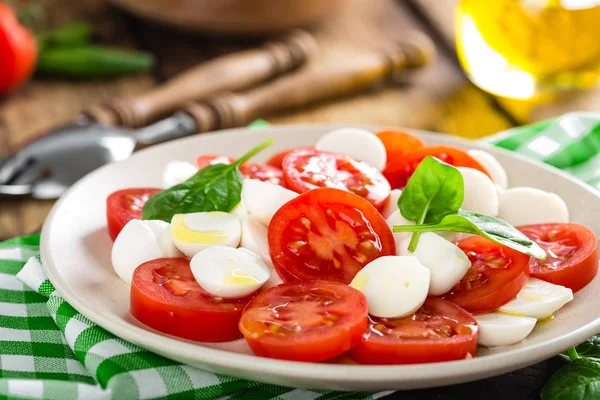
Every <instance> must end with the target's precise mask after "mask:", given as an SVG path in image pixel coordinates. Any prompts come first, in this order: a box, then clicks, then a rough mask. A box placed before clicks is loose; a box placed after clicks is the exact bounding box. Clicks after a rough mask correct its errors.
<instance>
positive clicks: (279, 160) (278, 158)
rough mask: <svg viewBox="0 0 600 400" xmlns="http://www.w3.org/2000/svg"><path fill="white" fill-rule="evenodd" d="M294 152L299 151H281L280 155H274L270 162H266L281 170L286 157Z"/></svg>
mask: <svg viewBox="0 0 600 400" xmlns="http://www.w3.org/2000/svg"><path fill="white" fill-rule="evenodd" d="M306 148H307V149H314V147H306ZM294 150H297V148H296V149H287V150H283V151H280V152H279V153H277V154H275V155H273V156H272V157H271V158H269V160H268V161H267V162H266V164H267V165H270V166H272V167H277V168H281V167H282V166H283V159H284V158H285V156H287V155H288V154H289V153H291V152H292V151H294Z"/></svg>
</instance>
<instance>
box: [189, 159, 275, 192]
mask: <svg viewBox="0 0 600 400" xmlns="http://www.w3.org/2000/svg"><path fill="white" fill-rule="evenodd" d="M234 161H235V158H232V157H228V156H217V155H214V154H203V155H201V156H198V158H196V166H198V168H199V169H202V168H204V167H208V166H209V165H215V164H231V163H232V162H234ZM240 173H241V174H242V175H243V176H244V178H247V179H257V180H259V181H263V182H270V183H272V184H274V185H283V172H282V171H281V168H277V167H273V166H271V165H266V164H256V163H252V162H247V163H244V164H242V166H240Z"/></svg>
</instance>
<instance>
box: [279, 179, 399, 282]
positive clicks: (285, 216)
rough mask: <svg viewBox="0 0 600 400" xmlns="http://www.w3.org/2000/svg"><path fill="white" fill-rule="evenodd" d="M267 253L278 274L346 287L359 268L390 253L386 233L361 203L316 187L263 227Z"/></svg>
mask: <svg viewBox="0 0 600 400" xmlns="http://www.w3.org/2000/svg"><path fill="white" fill-rule="evenodd" d="M269 251H270V253H271V259H272V260H273V263H274V265H275V268H276V269H277V272H278V273H279V275H280V276H281V277H282V279H284V280H285V281H286V282H289V281H292V280H328V281H337V282H342V283H346V284H348V283H350V282H351V281H352V279H353V278H354V276H355V275H356V274H357V272H358V271H360V270H361V269H362V268H363V267H364V266H365V265H367V264H368V263H369V262H371V261H373V260H374V259H376V258H378V257H381V256H390V255H395V254H396V245H395V242H394V237H393V235H392V231H391V230H390V228H389V227H388V225H387V223H386V222H385V219H383V217H382V216H381V214H379V212H378V211H377V210H376V209H375V207H373V206H372V205H371V204H370V203H369V202H368V201H366V200H365V199H363V198H361V197H359V196H357V195H355V194H352V193H348V192H346V191H343V190H339V189H331V188H321V189H314V190H311V191H309V192H306V193H304V194H302V195H300V196H298V197H296V198H295V199H293V200H291V201H289V202H288V203H286V204H285V205H284V206H283V207H281V208H280V209H279V210H278V211H277V212H276V213H275V215H274V216H273V219H272V220H271V223H270V224H269Z"/></svg>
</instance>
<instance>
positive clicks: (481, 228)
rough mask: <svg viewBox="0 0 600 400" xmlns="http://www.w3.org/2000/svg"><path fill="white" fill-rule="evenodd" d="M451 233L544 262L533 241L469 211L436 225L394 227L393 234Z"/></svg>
mask: <svg viewBox="0 0 600 400" xmlns="http://www.w3.org/2000/svg"><path fill="white" fill-rule="evenodd" d="M438 231H451V232H463V233H473V234H476V235H480V236H483V237H484V238H486V239H489V240H491V241H493V242H496V243H499V244H501V245H504V246H506V247H510V248H511V249H514V250H516V251H518V252H521V253H524V254H527V255H530V256H532V257H535V258H538V259H540V260H544V259H545V258H546V253H545V252H544V250H542V248H541V247H540V246H538V245H537V243H535V242H534V241H532V240H531V239H529V238H528V237H527V236H525V235H524V234H523V233H521V232H520V231H519V230H518V229H516V228H515V227H513V226H512V225H510V224H508V223H507V222H505V221H502V220H501V219H498V218H494V217H490V216H489V215H483V214H478V213H474V212H470V211H459V212H458V213H456V214H451V215H447V216H445V217H444V218H443V219H442V220H441V221H440V222H439V223H437V224H425V225H403V226H394V232H438Z"/></svg>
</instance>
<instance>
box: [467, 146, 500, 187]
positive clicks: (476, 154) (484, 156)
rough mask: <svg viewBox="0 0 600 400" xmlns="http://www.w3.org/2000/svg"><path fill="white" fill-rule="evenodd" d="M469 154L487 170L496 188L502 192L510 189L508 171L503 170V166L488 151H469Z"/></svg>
mask: <svg viewBox="0 0 600 400" xmlns="http://www.w3.org/2000/svg"><path fill="white" fill-rule="evenodd" d="M467 153H468V154H469V155H470V156H471V157H473V158H474V159H475V161H477V162H478V163H479V164H481V166H482V167H483V168H485V170H486V171H487V172H488V174H490V176H491V177H492V181H493V182H494V183H495V184H496V186H498V187H499V188H500V189H501V190H506V188H507V187H508V177H507V176H506V171H505V170H504V168H502V164H500V162H499V161H498V160H496V157H494V156H493V155H491V154H490V153H488V152H487V151H483V150H477V149H473V150H469V151H468V152H467Z"/></svg>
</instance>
